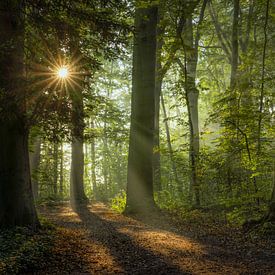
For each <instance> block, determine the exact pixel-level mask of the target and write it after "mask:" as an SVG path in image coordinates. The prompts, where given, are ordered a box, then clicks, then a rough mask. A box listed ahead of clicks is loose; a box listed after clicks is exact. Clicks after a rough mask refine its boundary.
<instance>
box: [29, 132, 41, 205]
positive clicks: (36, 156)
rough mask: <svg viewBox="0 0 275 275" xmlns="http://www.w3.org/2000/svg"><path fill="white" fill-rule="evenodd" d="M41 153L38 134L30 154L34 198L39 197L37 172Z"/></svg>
mask: <svg viewBox="0 0 275 275" xmlns="http://www.w3.org/2000/svg"><path fill="white" fill-rule="evenodd" d="M40 155H41V138H40V137H39V136H38V137H36V138H35V140H34V142H33V146H32V150H31V151H30V153H29V156H30V169H31V175H32V192H33V196H34V199H35V200H36V199H38V190H39V185H38V179H37V172H38V168H39V164H40Z"/></svg>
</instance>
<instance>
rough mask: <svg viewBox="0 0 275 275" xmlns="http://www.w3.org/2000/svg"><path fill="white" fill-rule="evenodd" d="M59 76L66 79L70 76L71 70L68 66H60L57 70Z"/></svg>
mask: <svg viewBox="0 0 275 275" xmlns="http://www.w3.org/2000/svg"><path fill="white" fill-rule="evenodd" d="M57 76H58V77H59V78H62V79H65V78H67V77H68V76H69V70H68V69H67V68H66V67H60V68H59V69H58V70H57Z"/></svg>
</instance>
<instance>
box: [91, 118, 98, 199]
mask: <svg viewBox="0 0 275 275" xmlns="http://www.w3.org/2000/svg"><path fill="white" fill-rule="evenodd" d="M91 127H92V128H94V127H95V126H94V122H93V120H92V122H91ZM95 154H96V152H95V137H94V136H93V137H92V139H91V161H92V185H93V194H94V198H95V199H96V200H97V182H96V172H95V166H96V161H95V159H96V155H95Z"/></svg>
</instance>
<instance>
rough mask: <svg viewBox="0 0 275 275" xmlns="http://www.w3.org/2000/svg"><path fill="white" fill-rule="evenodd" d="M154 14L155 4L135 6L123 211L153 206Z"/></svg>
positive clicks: (134, 210)
mask: <svg viewBox="0 0 275 275" xmlns="http://www.w3.org/2000/svg"><path fill="white" fill-rule="evenodd" d="M147 3H148V4H150V1H148V2H147ZM157 15H158V9H157V7H156V6H150V5H149V6H148V7H146V8H136V15H135V27H136V33H135V37H134V53H133V91H132V103H131V107H132V114H131V128H130V144H129V156H128V178H127V201H126V209H125V211H126V212H142V213H145V212H146V211H148V210H149V209H152V208H154V206H155V203H154V197H153V167H152V165H153V147H154V116H155V74H156V27H157Z"/></svg>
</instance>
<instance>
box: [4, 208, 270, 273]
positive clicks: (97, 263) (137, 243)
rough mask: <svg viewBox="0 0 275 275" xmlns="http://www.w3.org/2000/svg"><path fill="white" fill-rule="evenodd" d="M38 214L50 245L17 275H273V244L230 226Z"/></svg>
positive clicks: (66, 212) (95, 211) (105, 212)
mask: <svg viewBox="0 0 275 275" xmlns="http://www.w3.org/2000/svg"><path fill="white" fill-rule="evenodd" d="M40 214H41V215H42V217H45V218H46V219H47V220H49V221H50V222H51V223H53V224H54V226H53V229H52V230H53V231H54V234H52V237H51V238H50V239H47V240H46V241H45V240H44V242H47V243H48V242H51V247H50V249H49V250H47V251H44V252H43V253H42V254H41V255H40V256H38V257H36V258H34V259H32V261H33V262H34V263H35V264H34V266H33V265H32V263H30V264H29V265H28V268H27V269H25V271H24V272H23V273H20V274H230V275H231V274H275V246H274V244H275V243H274V240H273V241H272V240H271V239H269V240H266V241H264V240H261V239H257V238H255V239H253V238H251V237H249V238H248V237H247V236H246V235H245V234H243V233H241V232H239V231H238V230H233V229H230V228H229V227H228V229H225V228H221V226H218V225H213V224H212V225H211V226H210V225H209V226H208V225H207V224H205V225H204V226H203V225H198V224H197V225H196V224H195V225H194V224H190V223H188V222H184V221H182V222H179V221H178V220H176V219H173V217H172V215H168V214H167V213H165V212H163V213H162V212H160V215H159V216H158V217H156V215H152V216H147V217H146V219H144V218H143V219H141V218H140V217H128V216H124V215H121V214H118V213H116V212H114V211H112V210H111V209H110V208H108V207H107V206H105V205H104V204H101V203H95V204H92V205H89V206H88V207H83V208H82V209H81V210H79V211H78V213H75V212H73V211H72V210H71V208H70V207H69V206H67V205H59V206H51V207H47V206H44V207H40ZM40 245H41V246H43V242H42V243H40ZM36 246H37V245H36ZM26 257H27V256H26ZM25 259H26V258H25ZM9 261H10V260H9ZM0 264H1V262H0ZM31 266H33V269H32V267H31ZM0 271H1V265H0ZM0 273H1V272H0Z"/></svg>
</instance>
